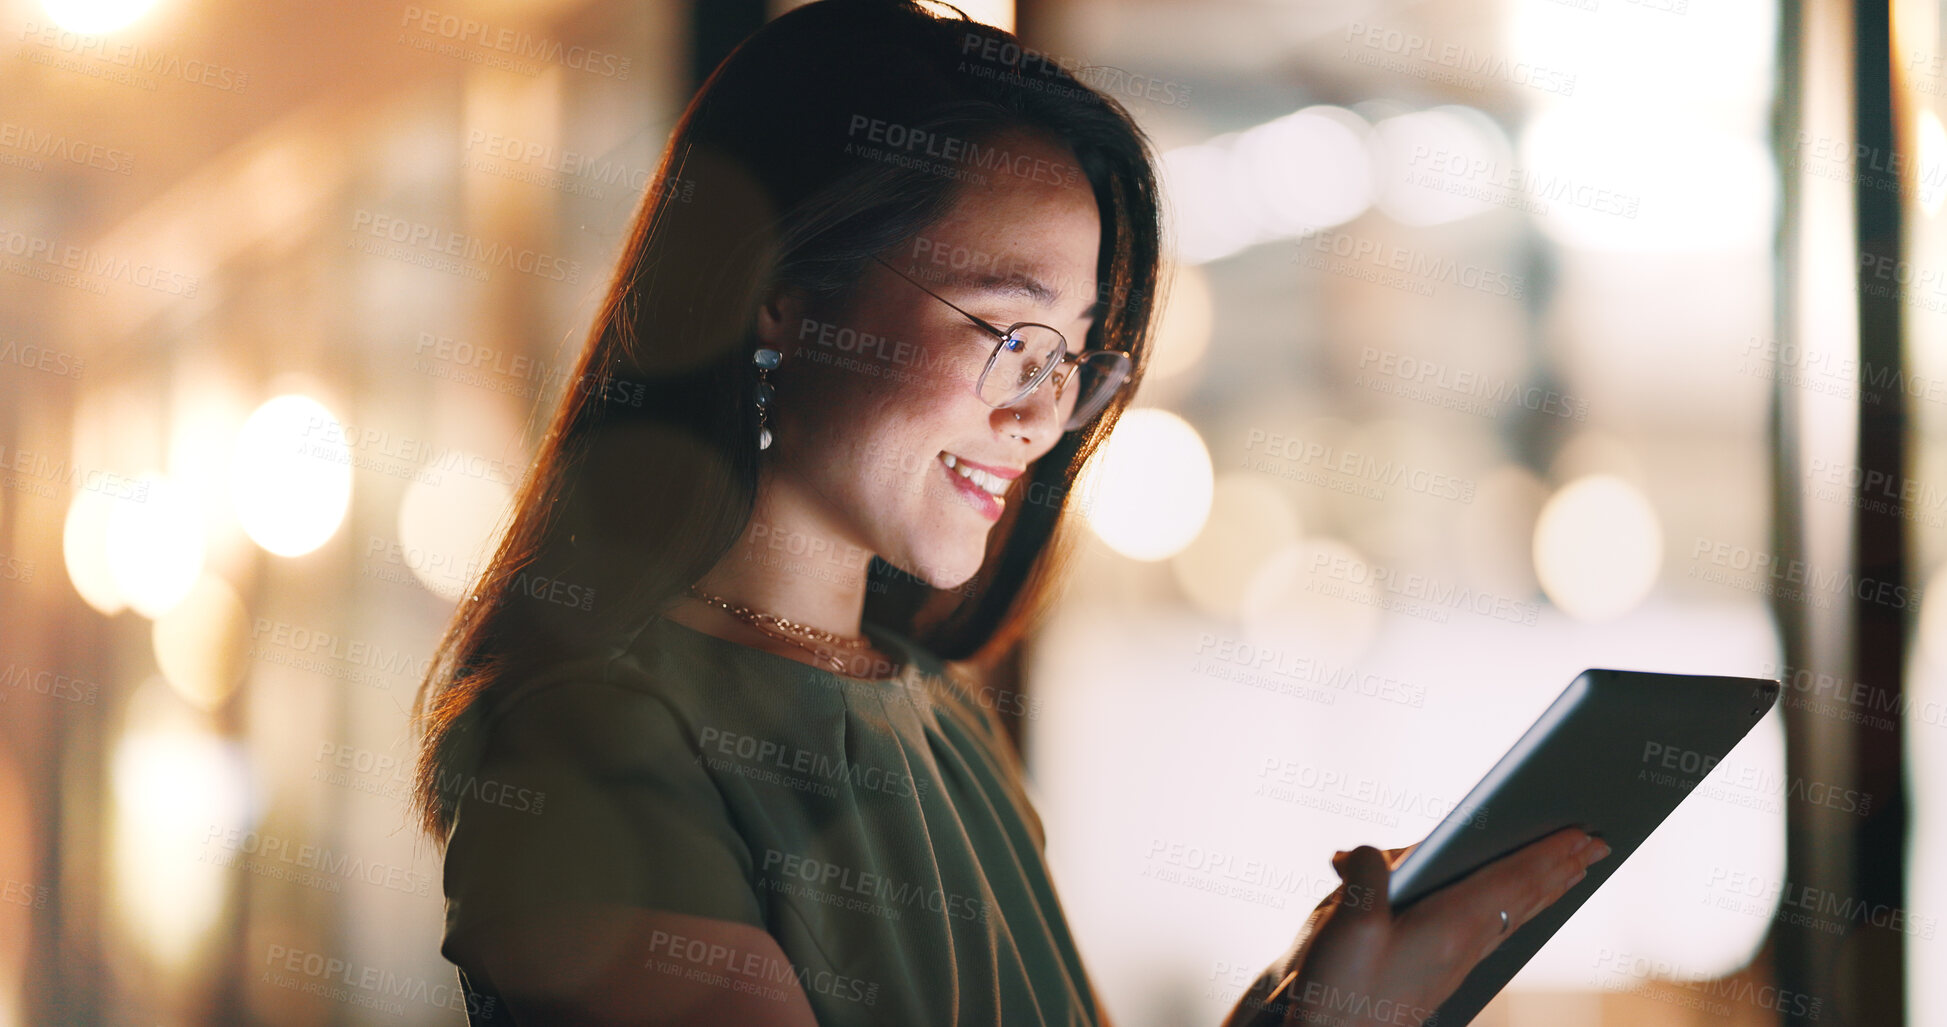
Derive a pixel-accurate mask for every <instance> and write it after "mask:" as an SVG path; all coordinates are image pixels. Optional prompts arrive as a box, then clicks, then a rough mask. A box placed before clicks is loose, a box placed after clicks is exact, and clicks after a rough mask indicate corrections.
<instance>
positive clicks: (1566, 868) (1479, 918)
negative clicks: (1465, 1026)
mask: <svg viewBox="0 0 1947 1027" xmlns="http://www.w3.org/2000/svg"><path fill="white" fill-rule="evenodd" d="M1587 837H1588V836H1587V835H1586V834H1585V833H1584V832H1583V831H1581V830H1580V829H1579V828H1564V829H1562V830H1560V831H1557V832H1555V833H1554V834H1551V835H1549V836H1547V837H1545V838H1542V839H1540V840H1539V841H1536V842H1533V843H1531V844H1529V845H1527V846H1524V847H1522V848H1520V849H1517V850H1515V851H1514V852H1512V853H1509V854H1508V855H1506V856H1503V857H1501V858H1500V859H1498V860H1495V861H1494V862H1492V863H1489V864H1487V865H1486V866H1484V867H1482V868H1480V869H1479V870H1476V871H1474V872H1473V873H1472V874H1469V875H1468V876H1467V877H1465V878H1462V879H1461V880H1460V881H1457V882H1455V883H1454V884H1452V885H1450V886H1448V887H1445V888H1442V889H1440V890H1439V891H1436V892H1434V893H1433V894H1432V895H1429V896H1427V898H1426V900H1425V901H1424V902H1422V903H1421V904H1420V906H1418V907H1416V908H1415V910H1414V912H1416V913H1421V914H1422V915H1425V916H1429V917H1432V918H1435V919H1440V920H1449V919H1451V921H1452V922H1455V923H1457V924H1459V925H1461V931H1462V936H1463V937H1466V938H1470V939H1477V940H1478V942H1479V944H1478V947H1477V949H1476V951H1479V952H1481V953H1482V954H1483V955H1485V953H1487V952H1492V951H1493V950H1494V948H1495V947H1497V946H1498V945H1500V943H1501V941H1502V940H1503V939H1505V938H1506V937H1508V936H1509V935H1512V934H1513V933H1514V932H1515V931H1517V930H1519V929H1520V928H1521V926H1522V925H1523V924H1526V923H1527V922H1528V921H1529V920H1532V919H1534V918H1535V917H1536V916H1537V915H1539V914H1540V913H1541V911H1542V910H1544V909H1546V908H1548V907H1549V906H1550V905H1553V904H1554V903H1555V901H1556V900H1558V899H1560V898H1561V897H1562V896H1563V895H1564V894H1566V893H1567V891H1568V889H1569V888H1571V887H1574V885H1575V883H1576V882H1578V881H1579V880H1580V879H1581V878H1580V876H1579V875H1581V874H1582V873H1583V872H1584V871H1585V870H1586V868H1587V866H1588V864H1589V863H1591V862H1593V861H1594V858H1595V856H1596V854H1597V853H1599V852H1601V851H1603V849H1604V848H1605V846H1603V845H1602V843H1601V842H1599V841H1594V842H1591V843H1589V844H1588V845H1586V846H1584V845H1582V844H1581V843H1582V842H1583V840H1584V839H1585V838H1587ZM1422 907H1423V908H1422ZM1503 911H1505V912H1506V913H1507V916H1508V926H1507V929H1506V930H1502V928H1501V913H1502V912H1503Z"/></svg>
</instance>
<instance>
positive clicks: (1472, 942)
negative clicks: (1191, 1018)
mask: <svg viewBox="0 0 1947 1027" xmlns="http://www.w3.org/2000/svg"><path fill="white" fill-rule="evenodd" d="M1416 847H1417V846H1416V845H1409V846H1407V847H1406V848H1404V849H1386V850H1384V851H1383V852H1382V851H1381V850H1379V849H1376V848H1373V847H1372V846H1370V845H1361V846H1359V847H1358V848H1356V849H1354V850H1352V851H1351V852H1341V853H1339V854H1337V855H1336V856H1334V857H1333V859H1332V866H1333V869H1335V870H1337V871H1338V874H1339V877H1340V879H1341V880H1343V881H1344V883H1343V884H1342V885H1340V886H1339V888H1338V890H1336V891H1334V892H1333V893H1332V895H1331V896H1330V897H1328V898H1327V899H1326V900H1325V901H1324V902H1323V903H1320V904H1319V906H1318V908H1317V909H1315V910H1313V911H1312V915H1311V918H1310V919H1309V920H1307V921H1306V923H1305V927H1304V929H1303V930H1302V931H1300V932H1299V936H1298V942H1297V945H1296V946H1295V947H1294V949H1293V954H1292V955H1291V957H1290V958H1288V959H1287V960H1284V961H1283V962H1282V963H1281V964H1280V965H1279V966H1278V967H1275V968H1274V970H1281V971H1282V972H1280V973H1278V974H1277V975H1276V976H1271V975H1267V979H1268V980H1269V981H1270V982H1272V985H1273V987H1272V988H1271V990H1270V991H1269V994H1268V997H1257V996H1253V995H1250V994H1247V995H1246V996H1245V1000H1244V1001H1243V1002H1241V1003H1239V1007H1238V1010H1237V1012H1236V1013H1233V1014H1232V1018H1231V1020H1230V1021H1229V1022H1233V1023H1250V1024H1274V1023H1275V1024H1294V1025H1295V1024H1305V1025H1318V1024H1329V1025H1332V1027H1367V1025H1382V1024H1383V1025H1385V1027H1414V1025H1417V1024H1419V1023H1421V1022H1422V1021H1424V1020H1425V1019H1426V1018H1427V1017H1429V1016H1432V1015H1433V1011H1434V1010H1435V1009H1437V1008H1439V1006H1440V1003H1441V1002H1444V1001H1446V999H1447V997H1448V996H1449V995H1452V994H1453V993H1454V991H1455V989H1457V988H1459V987H1460V982H1461V981H1463V980H1465V979H1466V977H1467V975H1468V973H1470V972H1472V971H1473V969H1474V966H1475V965H1476V964H1478V963H1479V962H1480V961H1481V960H1482V959H1485V958H1486V957H1487V955H1488V953H1490V952H1493V951H1494V949H1495V948H1496V947H1498V946H1499V945H1500V944H1501V941H1502V939H1504V938H1507V937H1509V936H1510V935H1512V934H1513V933H1514V932H1515V931H1517V930H1519V929H1520V928H1521V925H1522V924H1525V923H1527V922H1528V921H1529V920H1530V919H1532V918H1533V917H1534V916H1535V915H1536V914H1538V913H1540V912H1541V911H1542V910H1544V909H1546V908H1548V907H1549V906H1550V905H1552V904H1554V902H1555V901H1556V900H1557V899H1559V898H1561V897H1562V896H1563V895H1564V894H1566V893H1567V892H1568V890H1569V889H1570V888H1573V887H1574V886H1575V885H1576V884H1578V883H1580V882H1581V880H1582V878H1583V877H1584V876H1585V874H1586V873H1587V869H1588V866H1589V864H1591V863H1594V862H1595V861H1596V860H1598V859H1601V858H1602V857H1603V856H1606V855H1608V854H1609V846H1608V845H1607V844H1605V843H1603V842H1602V841H1601V840H1600V839H1595V838H1592V837H1591V836H1590V835H1588V834H1587V833H1585V832H1583V831H1582V830H1581V829H1579V828H1573V827H1569V828H1563V829H1562V830H1560V831H1557V832H1555V833H1554V834H1551V835H1549V836H1547V837H1546V838H1543V839H1541V840H1539V841H1536V842H1534V843H1532V844H1530V845H1528V846H1527V847H1525V848H1522V849H1518V850H1516V851H1515V852H1512V853H1510V854H1508V855H1506V856H1503V857H1502V858H1500V859H1498V860H1496V861H1494V862H1492V863H1489V864H1487V865H1486V866H1484V867H1481V868H1480V869H1479V870H1476V871H1474V872H1473V873H1472V874H1469V875H1468V876H1466V877H1464V878H1461V879H1460V880H1459V881H1456V882H1454V883H1453V884H1450V885H1447V886H1446V887H1444V888H1441V889H1439V890H1438V891H1435V892H1433V893H1431V894H1429V895H1427V896H1426V897H1425V898H1423V899H1421V900H1419V901H1418V902H1415V903H1414V904H1413V905H1412V906H1410V907H1408V908H1407V909H1406V911H1405V912H1403V913H1400V914H1398V915H1394V913H1393V911H1392V905H1391V903H1390V902H1389V900H1388V898H1387V885H1388V883H1389V879H1390V877H1391V875H1392V871H1393V868H1395V867H1397V866H1398V865H1399V864H1400V863H1401V862H1402V861H1403V860H1404V859H1405V858H1406V856H1407V854H1409V853H1410V852H1412V850H1413V849H1414V848H1416ZM1502 910H1506V911H1507V917H1508V927H1507V929H1506V931H1505V932H1504V931H1503V930H1502V928H1501V911H1502ZM1276 985H1282V987H1281V988H1279V987H1276ZM1256 990H1258V989H1253V991H1256ZM1247 1007H1248V1009H1247ZM1247 1011H1248V1012H1249V1013H1250V1014H1252V1015H1247V1016H1243V1017H1239V1016H1238V1015H1237V1014H1238V1013H1245V1012H1247Z"/></svg>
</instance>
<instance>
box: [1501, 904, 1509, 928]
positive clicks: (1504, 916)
mask: <svg viewBox="0 0 1947 1027" xmlns="http://www.w3.org/2000/svg"><path fill="white" fill-rule="evenodd" d="M1501 933H1502V934H1506V933H1508V911H1507V910H1505V909H1504V910H1501Z"/></svg>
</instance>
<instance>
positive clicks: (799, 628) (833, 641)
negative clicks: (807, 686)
mask: <svg viewBox="0 0 1947 1027" xmlns="http://www.w3.org/2000/svg"><path fill="white" fill-rule="evenodd" d="M688 592H689V594H690V595H692V596H695V597H696V598H698V599H701V600H703V601H704V602H706V603H709V604H710V605H711V606H714V607H717V608H718V609H720V610H722V611H723V612H725V613H727V614H729V615H731V616H732V617H735V618H737V619H738V620H740V621H743V622H744V623H746V624H748V625H750V626H751V627H753V628H756V629H757V630H759V631H762V632H763V633H765V634H767V635H769V636H771V637H772V638H775V639H778V640H779V641H782V642H789V643H791V644H792V645H795V646H797V647H798V648H800V649H803V650H805V651H806V652H808V653H811V654H812V655H814V656H816V657H818V658H819V659H820V660H823V661H825V663H826V665H828V666H830V667H831V669H832V671H833V672H834V673H838V674H843V673H845V661H844V660H843V659H841V658H840V657H838V656H836V655H834V654H832V653H828V652H825V651H824V650H821V649H819V648H817V647H815V646H812V645H810V644H808V643H807V642H806V641H805V640H804V639H811V640H812V641H817V642H823V643H825V644H827V645H831V646H836V647H839V648H843V649H854V650H857V649H865V648H868V647H870V646H871V645H872V640H871V639H869V638H846V637H845V636H844V635H835V634H832V633H831V632H829V631H826V630H824V629H822V628H814V627H812V626H811V625H809V624H799V623H798V622H796V621H792V620H786V619H785V618H783V617H780V616H778V615H777V614H774V613H765V612H763V611H762V610H753V609H751V608H750V607H748V606H745V605H743V604H741V603H733V602H731V601H730V600H728V599H725V598H724V597H722V596H713V595H711V594H710V593H708V592H705V591H703V590H702V589H700V588H697V587H696V586H695V585H691V586H690V587H689V589H688ZM799 635H802V636H804V637H803V638H800V637H798V636H799Z"/></svg>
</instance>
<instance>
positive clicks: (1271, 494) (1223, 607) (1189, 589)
mask: <svg viewBox="0 0 1947 1027" xmlns="http://www.w3.org/2000/svg"><path fill="white" fill-rule="evenodd" d="M1297 540H1298V514H1297V513H1296V511H1294V510H1293V509H1292V506H1291V501H1290V500H1289V499H1287V498H1285V494H1284V493H1283V492H1282V491H1281V490H1279V489H1278V487H1277V486H1276V485H1274V484H1272V483H1271V482H1270V481H1267V480H1265V478H1264V477H1263V476H1262V475H1257V474H1251V473H1248V472H1244V471H1229V472H1226V473H1224V474H1221V475H1218V476H1217V481H1216V485H1215V488H1214V489H1213V490H1212V494H1211V500H1210V517H1209V520H1207V521H1206V522H1205V523H1204V526H1203V530H1202V531H1201V532H1199V533H1198V534H1197V537H1196V538H1195V539H1194V540H1192V541H1191V543H1190V544H1189V545H1188V546H1185V547H1184V548H1183V550H1182V551H1181V552H1179V553H1177V554H1176V555H1175V556H1173V557H1171V558H1170V570H1171V571H1172V572H1174V574H1175V575H1176V583H1177V585H1178V586H1179V587H1181V588H1182V589H1183V594H1184V595H1186V596H1188V597H1189V598H1190V601H1191V602H1193V603H1195V604H1196V605H1197V607H1198V608H1199V609H1202V610H1204V611H1205V612H1207V613H1211V614H1214V615H1216V616H1220V617H1235V616H1237V615H1238V614H1239V613H1240V612H1241V611H1242V609H1243V604H1244V595H1245V592H1246V591H1247V590H1248V589H1249V588H1250V585H1251V580H1252V579H1253V578H1254V577H1255V576H1256V574H1257V571H1258V568H1260V567H1262V566H1264V564H1265V562H1266V561H1267V560H1269V559H1270V558H1271V555H1272V554H1273V553H1276V552H1277V551H1278V550H1280V549H1282V548H1284V547H1285V546H1288V545H1290V544H1291V543H1293V542H1296V541H1297Z"/></svg>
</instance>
